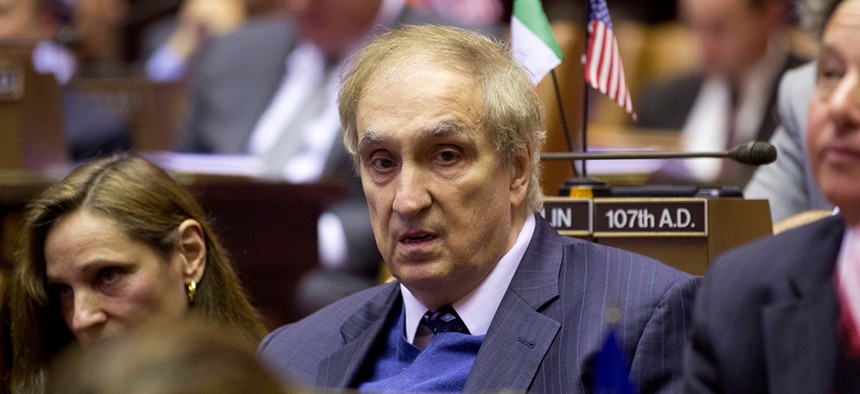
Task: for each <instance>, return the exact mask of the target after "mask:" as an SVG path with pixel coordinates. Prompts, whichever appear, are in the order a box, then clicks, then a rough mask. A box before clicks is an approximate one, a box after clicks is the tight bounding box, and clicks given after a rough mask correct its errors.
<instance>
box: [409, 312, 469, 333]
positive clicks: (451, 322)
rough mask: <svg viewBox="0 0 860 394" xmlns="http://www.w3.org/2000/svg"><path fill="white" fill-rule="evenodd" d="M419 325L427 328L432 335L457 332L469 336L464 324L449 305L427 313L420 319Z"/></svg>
mask: <svg viewBox="0 0 860 394" xmlns="http://www.w3.org/2000/svg"><path fill="white" fill-rule="evenodd" d="M421 324H422V325H424V326H427V328H429V329H430V331H432V332H433V334H434V335H435V334H438V333H440V332H459V333H463V334H469V329H468V328H466V323H463V319H461V318H460V315H458V314H457V312H456V311H454V308H453V307H452V306H450V305H447V306H443V307H441V308H439V309H438V310H436V311H427V313H425V314H424V317H422V318H421Z"/></svg>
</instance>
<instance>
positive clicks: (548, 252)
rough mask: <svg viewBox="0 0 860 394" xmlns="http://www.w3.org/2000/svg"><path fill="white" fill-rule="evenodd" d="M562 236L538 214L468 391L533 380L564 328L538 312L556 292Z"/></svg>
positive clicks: (515, 386) (518, 387) (508, 387)
mask: <svg viewBox="0 0 860 394" xmlns="http://www.w3.org/2000/svg"><path fill="white" fill-rule="evenodd" d="M559 237H560V236H558V235H557V234H556V233H555V230H553V229H552V228H551V227H550V226H549V225H548V224H547V223H546V222H545V221H544V220H543V219H541V218H540V217H538V218H537V223H536V226H535V234H534V236H533V237H532V241H531V243H530V244H529V247H528V249H527V250H526V253H525V255H523V259H522V261H521V262H520V266H519V268H517V272H516V274H514V277H513V279H512V280H511V285H510V286H509V287H508V290H507V292H506V293H505V295H504V297H503V298H502V302H501V304H500V305H499V309H498V311H497V312H496V315H495V317H493V322H492V324H491V325H490V329H489V331H488V332H487V336H486V337H485V338H484V342H483V343H482V344H481V350H480V351H478V357H477V359H475V363H474V364H473V365H472V370H471V371H470V373H469V377H468V379H467V381H466V386H465V387H464V391H466V392H475V391H481V392H485V391H495V390H500V389H506V390H514V391H520V390H523V391H525V390H526V389H528V387H529V386H530V385H531V382H532V381H533V380H534V377H535V375H536V373H537V371H538V368H539V367H540V365H541V362H542V360H543V358H544V356H545V355H546V353H547V350H548V349H549V348H550V345H552V343H553V341H554V340H555V337H556V335H557V334H558V331H559V329H560V328H561V323H559V322H558V321H556V320H554V319H552V318H550V317H548V316H545V315H543V314H541V313H540V312H538V310H539V308H541V307H542V306H544V305H545V304H546V303H548V302H552V301H554V300H556V299H557V298H558V280H559V279H558V276H559V270H560V267H561V261H562V248H561V245H560V240H559ZM512 360H516V361H512ZM501 361H504V362H501Z"/></svg>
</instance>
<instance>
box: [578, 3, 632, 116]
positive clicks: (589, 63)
mask: <svg viewBox="0 0 860 394" xmlns="http://www.w3.org/2000/svg"><path fill="white" fill-rule="evenodd" d="M585 81H586V82H587V83H588V84H589V85H591V87H592V88H594V89H597V90H599V91H600V93H603V94H605V95H607V96H609V98H610V99H612V100H615V102H616V103H618V105H619V106H620V107H622V108H624V110H625V111H627V113H628V114H630V115H631V116H632V117H633V119H636V112H634V111H633V102H632V101H631V100H630V90H629V89H628V88H627V82H626V81H625V80H624V67H623V66H622V65H621V57H620V56H619V55H618V42H617V41H616V40H615V33H613V32H612V21H611V20H610V19H609V8H607V7H606V0H589V1H588V48H587V51H586V54H585Z"/></svg>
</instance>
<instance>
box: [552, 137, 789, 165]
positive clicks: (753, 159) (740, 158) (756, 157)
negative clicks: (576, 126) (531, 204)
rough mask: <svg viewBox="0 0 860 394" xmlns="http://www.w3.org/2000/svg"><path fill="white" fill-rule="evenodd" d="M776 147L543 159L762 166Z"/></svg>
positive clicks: (751, 144)
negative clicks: (713, 161) (720, 162)
mask: <svg viewBox="0 0 860 394" xmlns="http://www.w3.org/2000/svg"><path fill="white" fill-rule="evenodd" d="M776 156H777V152H776V147H774V146H773V145H771V144H770V143H767V142H764V141H750V142H746V143H743V144H740V145H738V146H736V147H734V148H732V149H731V150H728V151H722V152H584V153H583V152H552V153H544V154H543V155H541V158H540V159H541V160H628V159H702V158H718V159H721V158H724V159H731V160H734V161H736V162H738V163H741V164H746V165H750V166H760V165H763V164H770V163H773V162H774V161H776Z"/></svg>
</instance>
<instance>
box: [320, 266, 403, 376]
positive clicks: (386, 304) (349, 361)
mask: <svg viewBox="0 0 860 394" xmlns="http://www.w3.org/2000/svg"><path fill="white" fill-rule="evenodd" d="M399 300H400V286H399V284H397V283H396V282H393V283H391V284H390V285H389V289H388V291H382V292H380V294H378V295H377V296H376V297H374V298H373V299H371V300H370V301H368V302H367V303H366V304H364V305H362V306H361V308H359V309H358V310H357V311H356V312H355V313H354V314H353V315H352V316H351V317H350V318H349V319H348V320H347V321H346V322H345V323H344V324H343V326H342V327H341V329H340V332H341V335H342V336H343V342H344V345H343V347H341V348H339V349H338V350H336V351H335V352H334V353H332V354H331V355H330V356H328V357H327V358H325V359H323V360H322V361H321V362H320V366H319V373H318V375H317V387H334V388H346V387H349V386H350V385H351V384H352V383H353V382H354V381H355V379H356V378H357V377H358V374H359V373H360V372H361V367H362V366H363V363H364V361H365V359H367V356H368V354H369V353H370V352H371V350H372V348H373V344H374V342H375V341H376V339H377V338H379V336H380V335H381V334H382V331H383V329H384V328H385V322H386V320H387V317H388V316H390V315H391V312H392V308H393V307H394V306H395V305H400V303H399V302H398V301H399Z"/></svg>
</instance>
